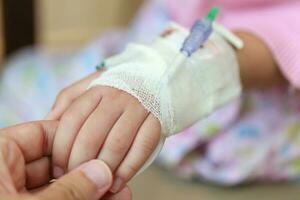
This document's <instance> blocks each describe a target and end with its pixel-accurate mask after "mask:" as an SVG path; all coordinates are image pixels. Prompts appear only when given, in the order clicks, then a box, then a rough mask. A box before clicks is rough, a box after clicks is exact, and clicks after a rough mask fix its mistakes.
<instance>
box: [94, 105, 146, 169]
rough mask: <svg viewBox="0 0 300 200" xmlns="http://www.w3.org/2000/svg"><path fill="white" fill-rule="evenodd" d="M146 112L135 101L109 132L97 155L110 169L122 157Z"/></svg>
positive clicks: (114, 166)
mask: <svg viewBox="0 0 300 200" xmlns="http://www.w3.org/2000/svg"><path fill="white" fill-rule="evenodd" d="M147 115H148V112H147V111H146V110H145V109H144V108H143V107H142V106H141V105H140V104H139V103H138V102H137V104H136V105H135V106H134V107H132V108H128V109H127V110H126V111H125V112H124V114H123V115H122V116H121V117H120V119H119V120H118V121H117V122H116V124H115V125H114V127H113V128H112V130H111V131H110V132H109V134H108V136H107V138H106V140H105V143H104V145H103V147H102V148H101V150H100V154H99V156H98V158H99V159H101V160H103V161H104V162H105V163H106V164H107V165H108V166H109V167H110V169H111V170H112V171H114V170H115V169H116V168H117V167H118V166H119V164H120V163H121V162H122V160H123V159H124V157H125V155H126V154H127V152H128V150H129V149H130V146H131V144H132V142H133V140H134V138H135V136H136V133H137V132H138V129H139V127H140V126H141V124H142V123H143V122H144V120H145V119H146V117H147Z"/></svg>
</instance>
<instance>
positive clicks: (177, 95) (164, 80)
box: [90, 23, 243, 136]
mask: <svg viewBox="0 0 300 200" xmlns="http://www.w3.org/2000/svg"><path fill="white" fill-rule="evenodd" d="M168 30H170V31H169V32H170V33H169V34H166V35H165V36H160V37H158V38H157V39H156V40H155V41H154V42H153V43H151V44H149V45H144V44H134V43H133V44H129V45H128V46H127V48H126V49H125V51H124V52H123V53H121V54H119V55H117V56H114V57H111V58H109V59H107V60H106V61H105V63H106V65H107V70H106V71H105V72H104V73H102V75H101V76H99V77H98V78H97V79H95V80H94V81H93V82H92V83H91V85H90V87H93V86H97V85H102V86H110V87H114V88H117V89H120V90H123V91H125V92H127V93H129V94H130V95H132V96H134V97H135V98H137V99H138V100H139V101H140V103H141V104H142V105H143V106H144V107H145V108H146V109H147V110H148V111H150V112H151V113H152V114H153V115H154V116H156V117H157V118H158V119H159V121H160V123H161V128H162V133H163V135H164V136H169V135H172V134H174V133H177V132H180V131H182V130H184V129H185V128H187V127H190V126H191V125H193V124H194V123H195V122H197V121H198V120H200V119H201V118H203V117H205V116H206V115H208V114H210V113H211V112H213V111H214V110H215V109H216V108H218V107H220V106H222V105H224V104H226V103H227V102H229V101H231V100H232V99H234V98H236V97H237V96H238V95H239V94H240V92H241V85H240V78H239V67H238V62H237V58H236V55H235V52H234V49H233V46H235V47H236V48H241V47H242V46H243V45H242V42H241V41H240V40H239V39H238V38H237V37H236V36H235V35H233V34H232V33H231V32H229V31H228V30H226V29H225V28H224V27H222V26H220V25H216V24H214V32H213V34H212V35H211V36H210V38H209V40H208V42H206V44H205V45H204V46H203V47H202V48H201V49H199V50H198V51H197V52H195V53H194V54H193V55H192V56H191V57H189V58H186V59H185V58H184V57H183V55H181V54H180V53H179V52H180V48H181V46H182V44H183V41H184V40H185V38H186V37H187V36H188V33H189V32H188V30H186V29H184V28H183V27H181V26H179V25H176V24H174V23H173V24H172V25H170V26H169V27H168ZM177 59H178V60H181V61H183V60H185V61H184V62H181V61H180V62H179V61H178V62H177V61H176V60H177Z"/></svg>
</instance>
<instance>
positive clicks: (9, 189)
mask: <svg viewBox="0 0 300 200" xmlns="http://www.w3.org/2000/svg"><path fill="white" fill-rule="evenodd" d="M56 127H57V122H55V121H40V122H32V123H26V124H22V125H17V126H14V127H10V128H6V129H2V130H0V199H6V200H9V199H14V200H48V199H58V200H60V199H61V200H62V199H64V200H85V199H87V200H89V199H91V200H94V199H95V200H96V199H120V200H122V199H124V200H129V199H131V194H130V191H129V189H128V188H125V189H124V190H122V191H121V192H120V193H118V194H117V195H114V196H110V197H108V196H105V197H104V195H105V194H106V192H107V190H108V189H109V188H110V186H111V184H112V175H111V172H110V170H109V168H108V167H107V166H106V165H105V164H104V163H103V162H102V161H100V160H92V161H89V162H87V163H84V164H83V165H81V166H79V167H78V168H76V169H75V170H73V171H71V172H70V173H68V174H66V175H65V176H63V177H61V178H60V179H58V180H57V181H56V182H54V183H52V184H50V185H49V186H48V184H49V181H50V180H51V174H50V172H51V170H50V168H51V162H50V158H51V157H50V156H51V152H52V145H53V139H54V134H55V132H56ZM43 186H47V187H44V188H43V189H40V190H39V191H35V192H33V190H32V189H37V188H40V187H43Z"/></svg>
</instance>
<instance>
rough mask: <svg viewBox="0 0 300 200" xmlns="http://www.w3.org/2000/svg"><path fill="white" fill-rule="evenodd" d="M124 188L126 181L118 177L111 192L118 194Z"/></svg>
mask: <svg viewBox="0 0 300 200" xmlns="http://www.w3.org/2000/svg"><path fill="white" fill-rule="evenodd" d="M123 187H124V181H123V179H121V178H119V177H117V178H116V179H115V180H114V183H113V185H112V186H111V188H110V190H109V191H110V192H112V193H117V192H119V191H120V190H121V189H122V188H123Z"/></svg>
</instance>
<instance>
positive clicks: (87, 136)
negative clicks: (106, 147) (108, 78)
mask: <svg viewBox="0 0 300 200" xmlns="http://www.w3.org/2000/svg"><path fill="white" fill-rule="evenodd" d="M122 113H123V106H118V105H116V104H113V103H112V101H111V100H110V99H106V98H105V97H103V99H102V100H101V103H100V104H99V106H98V107H97V109H96V110H95V111H94V112H93V113H92V114H91V115H90V116H89V117H88V119H87V120H86V121H85V123H84V125H83V126H82V128H81V130H80V131H79V134H78V135H77V137H76V140H75V142H74V145H73V148H72V151H71V155H70V159H69V164H68V169H69V170H72V169H74V168H76V167H77V166H78V165H80V164H81V163H83V162H85V161H89V160H91V159H95V158H97V156H98V153H99V149H100V148H101V146H102V145H103V143H104V141H105V138H106V136H107V134H108V133H109V132H110V130H111V129H112V127H113V126H114V124H115V123H116V121H117V120H118V119H119V118H120V116H121V115H122Z"/></svg>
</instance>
